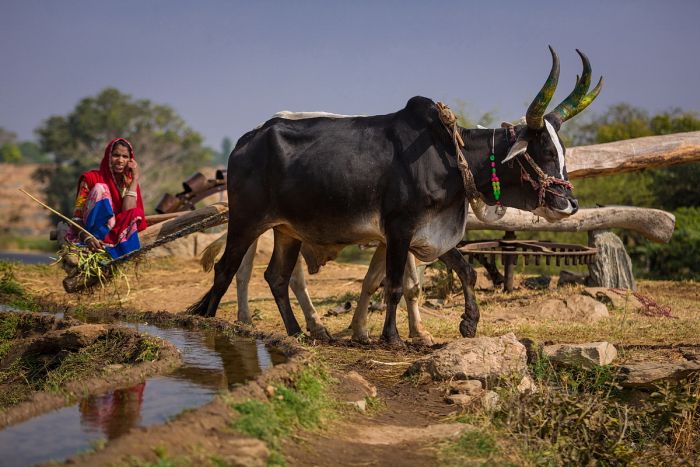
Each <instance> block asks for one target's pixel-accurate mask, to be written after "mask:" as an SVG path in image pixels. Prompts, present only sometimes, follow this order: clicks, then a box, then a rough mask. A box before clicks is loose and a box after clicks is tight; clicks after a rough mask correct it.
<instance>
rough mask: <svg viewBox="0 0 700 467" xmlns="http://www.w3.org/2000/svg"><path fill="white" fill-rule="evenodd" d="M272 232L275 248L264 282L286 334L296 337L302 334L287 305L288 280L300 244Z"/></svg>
mask: <svg viewBox="0 0 700 467" xmlns="http://www.w3.org/2000/svg"><path fill="white" fill-rule="evenodd" d="M274 232H275V248H274V249H273V251H272V258H270V264H269V265H268V266H267V269H266V270H265V280H266V281H267V283H268V284H269V285H270V290H271V291H272V295H273V296H274V297H275V302H276V303H277V308H278V309H279V311H280V315H282V321H284V327H285V328H286V329H287V334H288V335H290V336H296V335H299V334H302V332H301V327H299V322H298V321H297V319H296V318H295V317H294V312H293V311H292V305H291V304H290V303H289V280H290V278H291V276H292V271H293V270H294V265H295V264H296V263H297V259H298V257H299V250H300V249H301V242H300V241H299V240H296V239H294V238H292V237H289V236H287V235H284V234H282V233H280V232H278V231H277V230H275V231H274Z"/></svg>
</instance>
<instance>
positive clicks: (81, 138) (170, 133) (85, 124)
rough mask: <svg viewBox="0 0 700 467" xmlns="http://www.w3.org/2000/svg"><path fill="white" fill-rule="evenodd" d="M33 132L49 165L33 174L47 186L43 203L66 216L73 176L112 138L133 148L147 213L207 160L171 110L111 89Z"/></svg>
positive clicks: (96, 159) (195, 136)
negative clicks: (55, 208) (48, 158)
mask: <svg viewBox="0 0 700 467" xmlns="http://www.w3.org/2000/svg"><path fill="white" fill-rule="evenodd" d="M36 132H37V134H38V135H39V141H40V145H41V149H42V150H43V151H44V152H46V153H49V154H51V155H52V156H53V158H54V161H55V164H53V165H52V166H51V167H48V168H44V169H40V170H39V171H38V172H37V174H36V176H37V178H38V179H39V180H42V181H45V182H47V185H46V194H47V200H48V202H49V203H50V204H51V205H53V206H54V207H57V208H59V209H60V210H61V211H62V212H64V213H70V212H72V209H73V202H74V199H75V192H76V183H77V180H78V176H79V175H80V174H81V173H82V172H84V171H86V170H89V169H91V168H97V167H98V166H99V163H100V160H101V159H102V155H103V152H104V148H105V145H106V144H107V143H108V142H109V141H110V140H112V139H113V138H115V137H117V136H119V137H124V138H126V139H128V140H129V141H130V142H131V143H132V144H133V146H134V152H135V153H136V159H137V161H138V162H139V165H140V166H141V173H142V179H141V192H142V193H143V196H144V203H145V205H146V206H145V207H146V211H147V212H148V211H150V210H151V209H152V208H153V205H154V204H155V202H157V200H158V198H159V197H160V196H161V195H162V194H163V193H164V192H165V191H168V190H173V189H177V187H178V185H179V183H180V182H181V181H182V180H183V178H185V177H186V176H187V175H189V174H190V173H191V172H193V171H194V170H196V169H197V168H199V167H200V166H201V165H203V164H206V163H207V162H208V161H209V160H210V159H211V156H212V151H211V150H210V149H207V148H206V147H204V146H203V143H202V137H201V135H200V134H199V133H197V132H196V131H194V130H192V129H191V128H190V127H188V126H187V124H186V123H185V122H184V120H183V119H182V118H181V117H180V116H179V115H178V114H177V113H176V112H175V111H174V110H173V109H172V108H171V107H169V106H167V105H159V104H154V103H152V102H150V101H149V100H146V99H139V100H137V99H134V98H132V97H131V96H130V95H128V94H124V93H122V92H120V91H119V90H117V89H114V88H106V89H104V90H103V91H101V92H100V93H99V94H97V95H96V96H94V97H86V98H84V99H82V100H81V101H80V102H78V104H77V105H76V107H75V108H74V109H73V111H71V112H70V113H69V114H68V115H54V116H51V117H49V118H48V119H47V120H46V121H45V122H44V123H43V124H42V125H41V126H40V127H39V128H38V129H37V130H36Z"/></svg>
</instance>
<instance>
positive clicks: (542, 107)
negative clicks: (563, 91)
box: [525, 45, 559, 129]
mask: <svg viewBox="0 0 700 467" xmlns="http://www.w3.org/2000/svg"><path fill="white" fill-rule="evenodd" d="M549 51H550V52H551V53H552V69H551V71H550V72H549V77H547V81H545V82H544V85H543V86H542V89H540V92H539V93H537V97H535V100H533V101H532V103H531V104H530V107H528V108H527V114H525V120H526V121H527V126H529V127H530V128H533V129H539V128H542V127H543V126H544V119H543V117H544V113H545V111H546V110H547V105H549V101H551V100H552V96H553V95H554V91H555V90H556V89H557V81H559V57H557V53H556V52H555V51H554V49H553V48H552V46H551V45H550V46H549Z"/></svg>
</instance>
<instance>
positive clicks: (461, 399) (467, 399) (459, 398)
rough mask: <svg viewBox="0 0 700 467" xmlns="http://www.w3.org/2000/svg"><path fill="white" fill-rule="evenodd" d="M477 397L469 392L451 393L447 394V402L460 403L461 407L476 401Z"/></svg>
mask: <svg viewBox="0 0 700 467" xmlns="http://www.w3.org/2000/svg"><path fill="white" fill-rule="evenodd" d="M474 399H475V397H474V396H471V395H469V394H450V395H449V396H445V402H447V403H448V404H454V405H459V406H461V407H467V406H469V405H471V404H472V403H473V402H474Z"/></svg>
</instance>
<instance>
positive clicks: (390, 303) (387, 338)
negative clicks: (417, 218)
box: [381, 235, 410, 346]
mask: <svg viewBox="0 0 700 467" xmlns="http://www.w3.org/2000/svg"><path fill="white" fill-rule="evenodd" d="M409 245H410V239H409V238H403V237H400V236H391V235H390V236H388V237H387V249H386V284H385V285H384V290H385V294H384V295H385V297H386V303H387V306H386V316H385V317H384V329H383V330H382V337H381V340H382V341H384V342H386V343H387V344H389V345H392V346H394V345H403V342H401V338H400V337H399V330H398V329H397V328H396V306H397V305H398V304H399V300H401V296H402V295H403V271H404V268H405V267H406V258H407V256H408V247H409Z"/></svg>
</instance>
